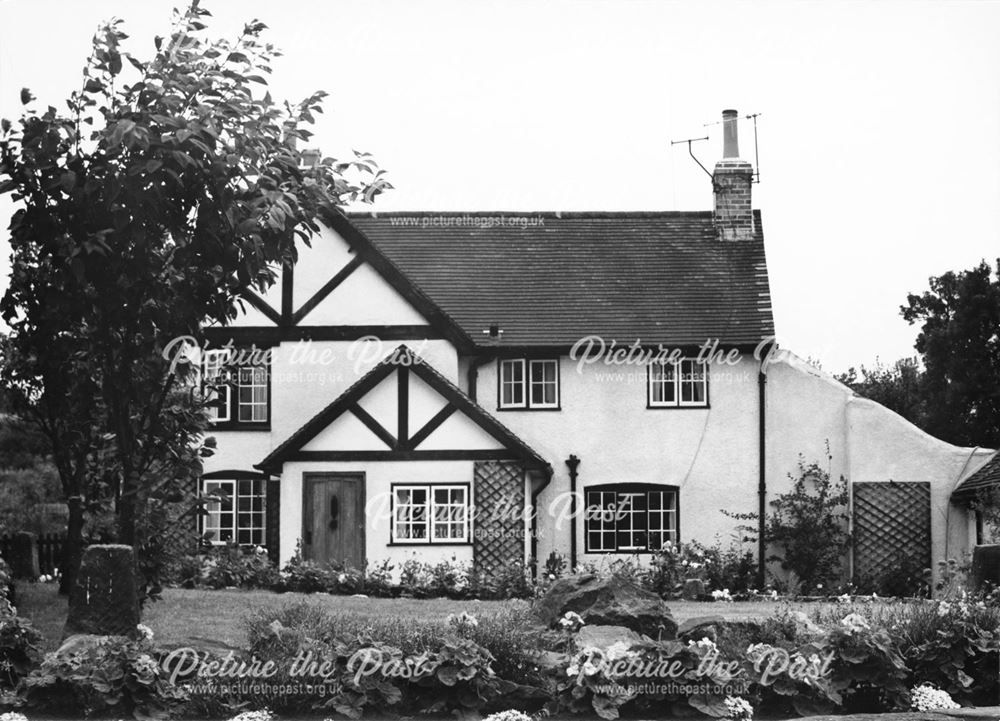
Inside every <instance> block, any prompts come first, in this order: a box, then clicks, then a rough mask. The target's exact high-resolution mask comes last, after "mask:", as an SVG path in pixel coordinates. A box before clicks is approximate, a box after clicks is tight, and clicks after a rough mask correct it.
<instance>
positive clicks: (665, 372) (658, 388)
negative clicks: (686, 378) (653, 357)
mask: <svg viewBox="0 0 1000 721" xmlns="http://www.w3.org/2000/svg"><path fill="white" fill-rule="evenodd" d="M649 384H650V387H649V391H650V392H649V398H650V403H651V404H652V405H665V406H666V405H674V404H676V403H677V366H676V365H674V364H673V363H654V364H653V365H651V366H650V367H649Z"/></svg>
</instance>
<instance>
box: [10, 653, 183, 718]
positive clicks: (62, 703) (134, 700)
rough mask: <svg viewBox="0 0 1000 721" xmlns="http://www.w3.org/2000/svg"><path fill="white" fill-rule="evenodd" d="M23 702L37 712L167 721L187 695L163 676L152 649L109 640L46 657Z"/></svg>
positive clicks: (29, 680)
mask: <svg viewBox="0 0 1000 721" xmlns="http://www.w3.org/2000/svg"><path fill="white" fill-rule="evenodd" d="M24 684H25V690H24V693H25V700H26V701H27V703H28V705H30V706H35V707H39V708H55V709H62V710H66V709H73V710H78V711H83V713H84V714H85V715H87V716H90V715H92V714H94V713H99V712H105V713H114V714H122V713H126V714H130V715H133V716H135V717H136V718H167V717H168V716H169V714H170V710H171V709H172V708H173V707H175V706H176V705H177V704H179V703H180V702H182V701H183V700H184V699H185V695H184V694H183V693H182V692H181V691H180V690H179V689H177V688H176V687H174V686H173V685H171V684H170V683H169V682H168V681H167V679H166V678H164V677H162V676H161V673H160V665H159V663H157V661H156V658H155V657H154V650H153V648H152V645H151V643H150V642H149V641H148V640H146V639H140V640H138V641H132V640H129V639H127V638H124V637H122V636H105V637H101V638H100V639H98V640H96V641H95V642H93V643H92V644H89V645H86V646H84V647H82V648H80V649H79V650H77V651H75V652H72V653H64V654H61V655H57V654H54V653H51V654H49V655H47V656H46V657H45V660H44V661H43V662H42V664H41V666H40V667H39V668H37V669H35V670H34V671H32V672H31V674H30V675H29V676H28V677H27V678H26V679H25V682H24Z"/></svg>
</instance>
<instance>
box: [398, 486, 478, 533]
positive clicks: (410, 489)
mask: <svg viewBox="0 0 1000 721" xmlns="http://www.w3.org/2000/svg"><path fill="white" fill-rule="evenodd" d="M392 542H393V543H468V542H469V487H468V486H461V485H458V486H454V485H394V486H393V487H392Z"/></svg>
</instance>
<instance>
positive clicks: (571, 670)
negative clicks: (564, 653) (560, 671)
mask: <svg viewBox="0 0 1000 721" xmlns="http://www.w3.org/2000/svg"><path fill="white" fill-rule="evenodd" d="M578 673H580V667H579V666H577V665H576V664H575V663H573V664H570V665H569V666H568V667H567V668H566V675H567V676H576V675H577V674H578Z"/></svg>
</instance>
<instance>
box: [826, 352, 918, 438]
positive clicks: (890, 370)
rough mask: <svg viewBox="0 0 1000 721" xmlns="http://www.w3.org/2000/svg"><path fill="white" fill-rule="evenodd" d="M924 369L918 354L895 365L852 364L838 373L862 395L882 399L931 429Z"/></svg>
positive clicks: (839, 377)
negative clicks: (924, 383) (859, 366)
mask: <svg viewBox="0 0 1000 721" xmlns="http://www.w3.org/2000/svg"><path fill="white" fill-rule="evenodd" d="M922 377H923V371H922V370H921V368H920V361H919V360H918V359H917V358H901V359H900V360H898V361H896V362H895V363H893V364H892V365H891V366H886V365H883V364H882V362H881V361H876V363H875V367H874V368H866V367H865V366H861V371H860V373H859V372H858V371H857V370H856V369H855V368H854V367H851V368H849V369H848V370H847V372H846V373H841V374H840V375H838V376H836V378H837V380H838V381H840V382H841V383H843V384H844V385H846V386H848V387H850V388H851V390H853V391H854V392H855V393H857V394H858V395H859V396H863V397H865V398H869V399H871V400H873V401H875V402H876V403H881V404H882V405H883V406H885V407H886V408H888V409H890V410H893V411H895V412H896V413H898V414H899V415H901V416H902V417H903V418H905V419H906V420H908V421H910V423H913V424H914V425H915V426H917V427H918V428H922V429H924V430H927V429H928V419H927V406H926V402H925V400H924V396H923V391H922V380H923V378H922Z"/></svg>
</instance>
